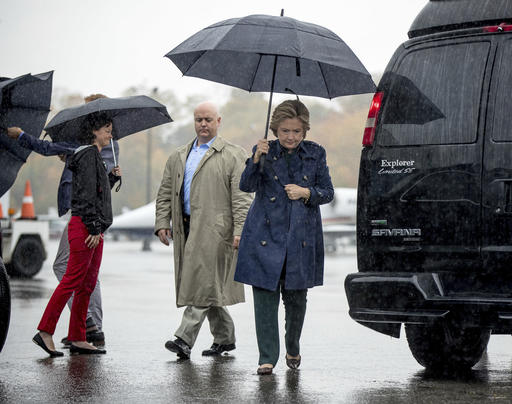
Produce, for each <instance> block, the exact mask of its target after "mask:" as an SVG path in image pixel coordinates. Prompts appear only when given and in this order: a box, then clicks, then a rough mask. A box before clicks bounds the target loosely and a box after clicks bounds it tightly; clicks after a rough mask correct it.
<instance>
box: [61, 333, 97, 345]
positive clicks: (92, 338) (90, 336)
mask: <svg viewBox="0 0 512 404" xmlns="http://www.w3.org/2000/svg"><path fill="white" fill-rule="evenodd" d="M85 340H86V341H87V342H88V343H89V344H93V345H94V346H104V345H105V334H104V333H103V331H99V330H92V331H87V332H86V333H85ZM60 342H61V343H62V344H64V345H65V346H67V347H69V346H70V345H71V341H69V340H68V337H64V338H62V339H61V340H60Z"/></svg>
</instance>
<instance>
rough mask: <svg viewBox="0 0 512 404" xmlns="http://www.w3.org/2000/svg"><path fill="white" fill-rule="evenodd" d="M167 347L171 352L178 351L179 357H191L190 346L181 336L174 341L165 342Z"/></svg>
mask: <svg viewBox="0 0 512 404" xmlns="http://www.w3.org/2000/svg"><path fill="white" fill-rule="evenodd" d="M165 348H167V349H168V350H169V351H171V352H174V353H176V354H177V355H178V357H179V358H182V359H189V358H190V347H189V346H188V344H187V343H186V342H185V341H183V340H182V339H181V338H176V339H175V340H174V341H170V340H169V341H167V342H166V343H165Z"/></svg>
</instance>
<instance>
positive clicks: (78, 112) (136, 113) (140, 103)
mask: <svg viewBox="0 0 512 404" xmlns="http://www.w3.org/2000/svg"><path fill="white" fill-rule="evenodd" d="M96 112H108V113H110V115H111V117H112V124H113V125H112V126H113V130H112V135H113V138H114V139H121V138H123V137H125V136H128V135H131V134H132V133H136V132H140V131H142V130H145V129H149V128H152V127H154V126H158V125H162V124H164V123H169V122H172V119H171V117H170V116H169V113H168V112H167V109H166V108H165V106H164V105H163V104H160V103H159V102H158V101H155V100H154V99H152V98H150V97H147V96H145V95H136V96H132V97H123V98H98V99H97V100H94V101H91V102H89V103H86V104H83V105H79V106H77V107H72V108H66V109H63V110H62V111H60V112H59V113H58V114H57V115H55V117H54V118H53V119H52V120H51V121H50V122H49V123H48V125H46V127H45V128H44V129H45V131H46V133H48V134H49V135H50V136H51V138H52V140H53V141H54V142H61V141H76V140H77V137H78V136H79V134H80V125H81V123H82V122H83V120H84V119H85V117H86V116H87V115H90V114H93V113H96Z"/></svg>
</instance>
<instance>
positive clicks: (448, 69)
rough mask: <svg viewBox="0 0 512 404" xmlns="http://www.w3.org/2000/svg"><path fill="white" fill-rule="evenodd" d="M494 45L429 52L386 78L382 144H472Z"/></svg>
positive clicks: (410, 56) (407, 61) (419, 53)
mask: <svg viewBox="0 0 512 404" xmlns="http://www.w3.org/2000/svg"><path fill="white" fill-rule="evenodd" d="M488 53H489V43H487V42H472V43H462V44H449V45H442V46H436V47H432V48H423V49H419V50H416V51H412V52H410V53H408V54H407V55H406V56H405V57H404V58H403V59H402V61H401V62H400V65H399V67H398V69H397V70H396V71H395V72H394V73H387V74H385V75H384V77H383V79H382V80H381V84H379V88H381V89H382V90H383V91H384V100H383V110H382V111H381V115H380V117H379V121H380V130H379V132H378V135H377V136H378V137H377V142H378V143H379V144H381V145H387V146H393V145H420V144H450V143H451V144H456V143H471V142H474V141H475V140H476V136H477V123H478V111H479V104H480V96H481V89H482V81H483V76H484V70H485V65H486V62H487V57H488Z"/></svg>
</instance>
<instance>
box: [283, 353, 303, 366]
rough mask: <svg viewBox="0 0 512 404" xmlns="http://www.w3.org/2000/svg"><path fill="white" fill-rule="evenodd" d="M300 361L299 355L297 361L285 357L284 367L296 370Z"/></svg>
mask: <svg viewBox="0 0 512 404" xmlns="http://www.w3.org/2000/svg"><path fill="white" fill-rule="evenodd" d="M300 360H301V357H300V355H299V359H293V358H288V355H286V365H288V367H289V368H290V369H298V368H299V366H300Z"/></svg>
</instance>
